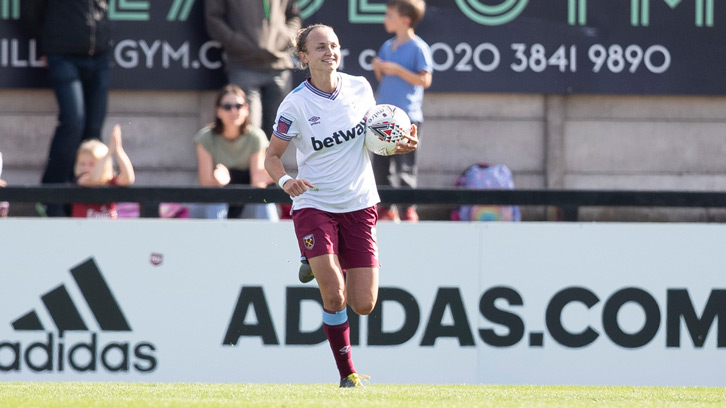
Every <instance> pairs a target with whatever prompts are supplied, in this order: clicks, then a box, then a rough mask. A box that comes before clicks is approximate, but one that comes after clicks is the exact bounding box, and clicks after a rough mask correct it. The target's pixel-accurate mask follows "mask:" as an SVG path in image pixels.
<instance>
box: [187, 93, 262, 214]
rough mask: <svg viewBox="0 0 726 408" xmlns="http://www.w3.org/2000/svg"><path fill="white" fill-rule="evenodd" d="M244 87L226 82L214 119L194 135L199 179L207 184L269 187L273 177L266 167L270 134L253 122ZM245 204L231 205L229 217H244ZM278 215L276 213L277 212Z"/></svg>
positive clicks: (215, 185) (218, 97)
mask: <svg viewBox="0 0 726 408" xmlns="http://www.w3.org/2000/svg"><path fill="white" fill-rule="evenodd" d="M249 116H250V111H249V105H248V104H247V98H246V96H245V93H244V91H243V90H242V89H241V88H240V87H238V86H236V85H226V86H225V87H224V88H222V89H221V90H220V91H219V93H218V94H217V98H216V102H215V119H214V123H211V124H209V125H208V126H206V127H205V128H203V129H202V130H200V131H199V132H198V133H197V135H196V136H195V137H194V143H195V144H196V146H197V172H198V175H199V183H200V184H201V185H202V186H205V187H224V186H226V185H230V184H249V185H252V186H254V187H258V188H265V187H267V185H268V184H270V183H272V179H271V178H270V176H269V175H268V174H267V171H265V167H264V161H265V151H266V150H267V145H268V143H269V142H268V141H267V137H266V136H265V132H263V131H262V129H260V128H258V127H255V126H253V125H251V124H250V123H249V122H250V121H249ZM243 208H244V206H230V207H229V211H228V214H227V218H240V215H241V214H242V209H243ZM275 215H276V214H275Z"/></svg>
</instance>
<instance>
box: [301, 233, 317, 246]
mask: <svg viewBox="0 0 726 408" xmlns="http://www.w3.org/2000/svg"><path fill="white" fill-rule="evenodd" d="M303 245H305V248H307V249H313V247H314V246H315V237H314V236H313V234H310V235H305V236H304V237H303Z"/></svg>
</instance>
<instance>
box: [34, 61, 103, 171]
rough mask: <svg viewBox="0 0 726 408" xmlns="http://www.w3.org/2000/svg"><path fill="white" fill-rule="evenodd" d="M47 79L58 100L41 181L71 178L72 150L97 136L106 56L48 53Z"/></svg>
mask: <svg viewBox="0 0 726 408" xmlns="http://www.w3.org/2000/svg"><path fill="white" fill-rule="evenodd" d="M48 80H49V82H50V85H51V87H52V88H53V92H54V93H55V97H56V100H57V101H58V126H57V127H56V128H55V133H54V134H53V140H52V141H51V143H50V151H49V152H48V163H47V165H46V168H45V172H44V174H43V178H42V180H41V181H42V183H67V182H71V181H73V165H74V163H75V160H76V150H78V146H80V144H81V142H82V141H84V140H86V139H93V138H95V139H101V129H102V128H103V121H104V120H105V119H106V106H107V103H108V89H109V87H110V86H111V67H110V66H109V58H108V56H107V55H101V56H96V57H78V56H71V55H60V54H56V55H48Z"/></svg>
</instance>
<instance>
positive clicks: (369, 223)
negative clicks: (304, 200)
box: [292, 206, 380, 269]
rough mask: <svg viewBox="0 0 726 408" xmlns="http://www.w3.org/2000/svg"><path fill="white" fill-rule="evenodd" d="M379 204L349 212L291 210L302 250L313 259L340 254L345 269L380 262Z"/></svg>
mask: <svg viewBox="0 0 726 408" xmlns="http://www.w3.org/2000/svg"><path fill="white" fill-rule="evenodd" d="M377 220H378V211H377V210H376V206H373V207H368V208H364V209H362V210H358V211H352V212H347V213H329V212H325V211H320V210H317V209H315V208H303V209H300V210H295V211H293V213H292V221H293V223H294V224H295V235H297V240H298V244H299V245H300V254H302V255H303V256H304V257H306V258H308V259H310V258H314V257H316V256H320V255H324V254H338V260H339V262H340V266H341V267H342V268H343V269H350V268H365V267H374V268H377V267H379V266H380V264H379V262H378V242H377V239H376V221H377Z"/></svg>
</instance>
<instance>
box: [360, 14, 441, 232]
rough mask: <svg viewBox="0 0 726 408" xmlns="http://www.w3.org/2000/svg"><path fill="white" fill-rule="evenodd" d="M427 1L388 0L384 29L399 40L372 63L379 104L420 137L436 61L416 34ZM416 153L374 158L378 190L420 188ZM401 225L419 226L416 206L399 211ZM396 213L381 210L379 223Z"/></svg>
mask: <svg viewBox="0 0 726 408" xmlns="http://www.w3.org/2000/svg"><path fill="white" fill-rule="evenodd" d="M425 11H426V3H425V2H424V0H389V1H388V3H386V16H385V17H384V19H383V26H384V27H385V29H386V32H387V33H393V34H395V35H396V36H395V37H393V38H391V39H389V40H387V41H386V42H384V43H383V45H382V46H381V48H380V50H379V51H378V56H377V57H376V58H374V59H373V71H374V72H375V75H376V79H377V80H378V83H379V85H378V89H377V95H376V103H378V104H383V103H386V104H391V105H394V106H397V107H399V108H401V109H403V110H404V111H406V113H407V114H408V116H409V118H410V119H411V123H414V124H416V125H417V126H418V137H419V138H420V137H421V122H423V112H422V110H421V105H422V102H423V93H424V89H426V88H428V87H429V86H431V79H432V72H433V60H432V57H431V49H430V48H429V46H428V44H426V42H424V40H422V39H421V37H419V36H417V35H416V34H415V33H414V27H415V26H416V24H418V23H419V22H420V21H421V20H422V19H423V16H424V12H425ZM416 154H417V153H416V151H415V150H414V151H413V152H411V153H407V154H397V155H394V156H378V155H373V172H374V173H375V177H376V183H378V185H379V186H381V185H382V186H389V185H390V186H394V187H411V188H415V187H416V184H417V175H418V167H417V164H416ZM398 210H399V213H398V217H400V219H401V220H402V221H410V222H416V221H418V214H417V213H416V209H415V208H414V207H413V206H410V205H407V206H405V207H401V208H399V209H398ZM396 215H397V214H396V212H395V211H394V210H393V209H392V208H389V207H386V206H382V205H381V206H379V211H378V216H379V219H380V220H395V219H396Z"/></svg>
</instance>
